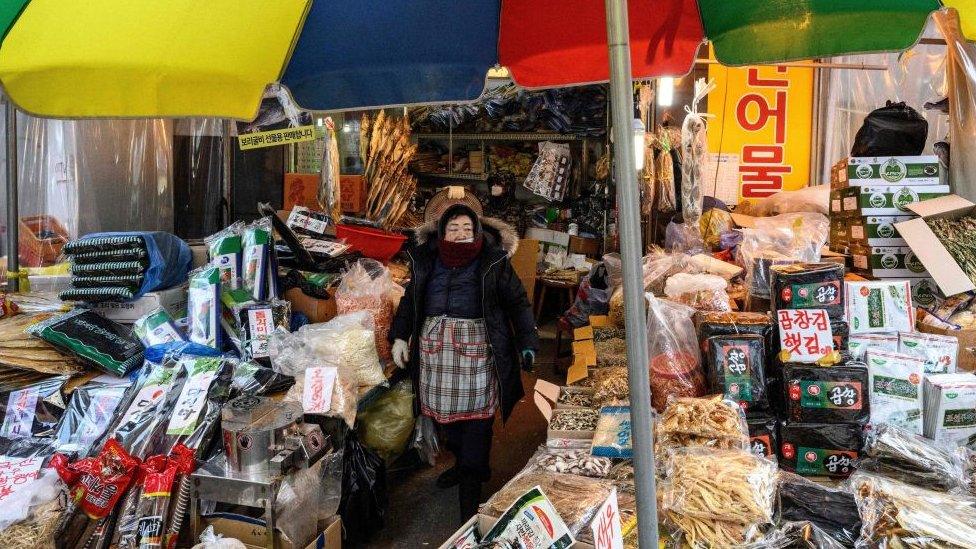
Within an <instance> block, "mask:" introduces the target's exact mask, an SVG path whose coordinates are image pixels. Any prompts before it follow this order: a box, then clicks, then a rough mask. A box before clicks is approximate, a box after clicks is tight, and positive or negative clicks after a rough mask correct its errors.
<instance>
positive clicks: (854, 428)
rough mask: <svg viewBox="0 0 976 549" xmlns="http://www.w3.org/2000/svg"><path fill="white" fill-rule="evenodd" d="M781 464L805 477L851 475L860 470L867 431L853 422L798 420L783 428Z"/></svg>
mask: <svg viewBox="0 0 976 549" xmlns="http://www.w3.org/2000/svg"><path fill="white" fill-rule="evenodd" d="M779 438H780V442H779V457H780V460H779V465H780V467H782V468H783V469H785V470H787V471H793V472H795V473H797V474H798V475H803V476H815V477H816V476H828V477H847V476H848V475H850V474H851V473H852V472H854V470H855V469H857V464H858V460H859V459H860V457H861V447H862V446H863V445H864V432H863V429H862V427H861V426H860V425H856V424H853V423H833V424H828V423H796V422H792V421H784V422H782V423H781V424H780V429H779Z"/></svg>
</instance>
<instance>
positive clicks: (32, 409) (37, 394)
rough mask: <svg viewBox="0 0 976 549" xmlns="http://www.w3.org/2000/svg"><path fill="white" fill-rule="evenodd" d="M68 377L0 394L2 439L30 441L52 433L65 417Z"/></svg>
mask: <svg viewBox="0 0 976 549" xmlns="http://www.w3.org/2000/svg"><path fill="white" fill-rule="evenodd" d="M66 381H68V378H67V376H57V377H53V378H50V379H46V380H44V381H40V382H38V383H34V384H31V385H27V386H25V387H20V388H18V389H7V390H4V391H0V409H2V411H3V424H2V425H0V437H4V438H7V439H16V438H29V437H33V436H45V435H47V434H50V433H51V432H52V431H53V430H54V429H55V428H56V427H57V424H58V421H59V420H60V419H61V416H62V414H64V409H65V405H64V395H63V393H62V391H63V390H64V384H65V382H66Z"/></svg>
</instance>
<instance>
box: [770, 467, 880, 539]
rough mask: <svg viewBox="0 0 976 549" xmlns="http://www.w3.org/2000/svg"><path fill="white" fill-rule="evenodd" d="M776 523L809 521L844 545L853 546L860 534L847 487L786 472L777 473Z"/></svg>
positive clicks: (858, 523)
mask: <svg viewBox="0 0 976 549" xmlns="http://www.w3.org/2000/svg"><path fill="white" fill-rule="evenodd" d="M776 522H777V523H779V524H782V523H790V522H809V523H812V524H814V525H815V526H817V527H819V528H820V529H821V530H823V531H824V532H825V533H827V534H828V535H829V536H830V537H831V538H833V539H834V540H837V541H839V542H841V543H843V544H844V545H846V546H853V545H854V543H855V542H856V541H857V538H858V536H859V535H860V533H861V516H860V515H859V514H858V512H857V503H855V501H854V495H853V494H851V493H850V491H849V490H848V489H846V488H845V487H839V488H834V487H830V486H825V485H823V484H818V483H816V482H813V481H810V480H807V479H805V478H803V477H801V476H799V475H795V474H793V473H787V472H785V471H780V472H779V478H778V483H777V491H776Z"/></svg>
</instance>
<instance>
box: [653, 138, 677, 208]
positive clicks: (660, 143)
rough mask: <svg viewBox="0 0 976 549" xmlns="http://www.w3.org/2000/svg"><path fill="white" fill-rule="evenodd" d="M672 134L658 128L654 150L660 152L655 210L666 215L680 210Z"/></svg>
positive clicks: (656, 174)
mask: <svg viewBox="0 0 976 549" xmlns="http://www.w3.org/2000/svg"><path fill="white" fill-rule="evenodd" d="M671 146H672V141H671V132H670V131H669V130H668V129H667V128H665V127H663V126H658V128H657V136H655V139H654V148H655V149H656V150H657V151H658V155H657V156H658V163H657V170H656V171H655V174H654V176H655V179H654V180H655V183H656V186H657V188H656V190H655V192H654V197H655V199H656V201H657V204H656V206H655V208H656V209H657V211H659V212H661V213H665V214H669V213H674V212H675V211H676V210H677V209H678V200H677V197H675V196H674V160H673V159H672V158H671Z"/></svg>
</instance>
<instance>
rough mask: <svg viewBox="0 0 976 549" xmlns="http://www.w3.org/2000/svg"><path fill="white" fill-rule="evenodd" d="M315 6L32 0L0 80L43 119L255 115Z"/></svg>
mask: <svg viewBox="0 0 976 549" xmlns="http://www.w3.org/2000/svg"><path fill="white" fill-rule="evenodd" d="M310 4H311V2H310V0H273V1H269V0H206V1H204V2H201V1H199V0H168V1H166V2H144V1H132V2H119V1H118V0H84V1H78V0H32V1H31V2H30V3H29V4H28V5H27V7H26V8H24V10H23V12H22V13H21V15H20V18H19V19H18V20H17V22H16V24H15V25H13V27H12V28H11V29H10V32H9V33H8V34H7V37H6V39H5V40H4V42H3V45H2V46H0V81H2V82H3V85H4V87H5V88H6V91H7V93H8V94H9V95H10V97H11V98H12V99H13V101H14V103H16V104H17V105H18V106H19V107H20V108H21V109H23V110H24V111H27V112H29V113H32V114H36V115H39V116H49V117H57V118H88V117H112V118H127V117H183V116H215V117H226V118H236V119H241V120H250V119H253V118H254V116H255V115H256V114H257V111H258V107H259V105H260V103H261V96H262V93H263V91H264V88H265V86H267V85H268V84H269V83H271V82H274V81H276V80H278V79H279V77H280V76H281V72H282V70H283V67H284V64H285V63H286V62H287V60H288V58H289V56H290V55H291V50H292V47H293V46H294V43H295V40H296V39H297V37H298V33H299V30H300V29H301V25H302V23H303V21H304V18H305V14H306V13H307V11H308V9H309V5H310ZM67 90H70V91H68V92H67V93H66V91H67Z"/></svg>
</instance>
